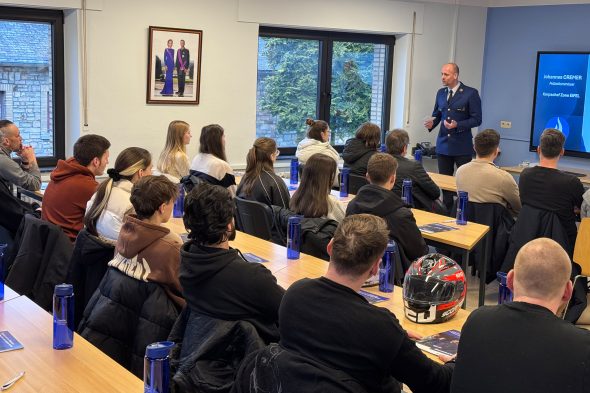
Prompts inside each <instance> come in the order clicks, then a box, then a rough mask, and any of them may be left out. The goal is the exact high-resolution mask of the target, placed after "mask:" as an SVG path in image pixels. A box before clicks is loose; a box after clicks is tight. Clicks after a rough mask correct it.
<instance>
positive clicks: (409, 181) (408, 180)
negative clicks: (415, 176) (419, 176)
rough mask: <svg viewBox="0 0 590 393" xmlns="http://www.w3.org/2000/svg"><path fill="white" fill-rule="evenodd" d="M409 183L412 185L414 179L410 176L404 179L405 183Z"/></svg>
mask: <svg viewBox="0 0 590 393" xmlns="http://www.w3.org/2000/svg"><path fill="white" fill-rule="evenodd" d="M408 184H409V185H412V179H410V178H407V179H404V185H408Z"/></svg>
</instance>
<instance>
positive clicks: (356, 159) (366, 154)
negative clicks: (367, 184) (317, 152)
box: [342, 122, 381, 176]
mask: <svg viewBox="0 0 590 393" xmlns="http://www.w3.org/2000/svg"><path fill="white" fill-rule="evenodd" d="M380 145H381V128H380V127H379V126H378V125H377V124H373V123H369V122H366V123H363V124H361V125H360V127H359V128H357V130H356V134H355V136H354V138H351V139H349V140H347V141H346V144H345V145H344V150H342V159H343V160H344V167H345V168H350V173H351V174H353V175H359V176H365V174H366V173H367V163H368V162H369V158H371V156H372V155H373V154H375V153H376V152H377V150H378V149H379V147H380Z"/></svg>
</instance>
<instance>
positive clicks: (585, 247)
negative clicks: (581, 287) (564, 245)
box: [574, 217, 590, 276]
mask: <svg viewBox="0 0 590 393" xmlns="http://www.w3.org/2000/svg"><path fill="white" fill-rule="evenodd" d="M574 262H576V263H577V264H578V265H580V267H581V268H582V275H583V276H590V217H586V218H583V219H582V222H580V227H579V228H578V237H577V238H576V245H575V247H574Z"/></svg>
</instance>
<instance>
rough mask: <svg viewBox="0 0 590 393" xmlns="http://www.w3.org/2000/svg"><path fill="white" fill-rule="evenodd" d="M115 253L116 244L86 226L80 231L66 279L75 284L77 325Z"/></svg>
mask: <svg viewBox="0 0 590 393" xmlns="http://www.w3.org/2000/svg"><path fill="white" fill-rule="evenodd" d="M114 255H115V246H113V245H112V244H110V243H106V242H104V241H102V240H101V239H100V238H98V237H96V236H94V235H91V234H90V233H89V232H88V231H87V230H86V228H84V229H82V230H81V231H80V232H79V233H78V237H77V238H76V243H75V244H74V252H73V253H72V259H71V261H70V271H69V272H68V279H67V281H66V282H68V283H70V284H72V285H73V286H74V296H75V299H76V301H75V302H74V321H75V322H76V326H78V324H79V323H80V321H81V320H82V314H83V313H84V309H85V308H86V305H87V304H88V302H89V301H90V298H91V297H92V295H94V291H96V288H98V286H99V285H100V281H101V280H102V278H103V276H104V274H105V272H106V271H107V268H108V263H109V262H110V261H111V259H113V256H114Z"/></svg>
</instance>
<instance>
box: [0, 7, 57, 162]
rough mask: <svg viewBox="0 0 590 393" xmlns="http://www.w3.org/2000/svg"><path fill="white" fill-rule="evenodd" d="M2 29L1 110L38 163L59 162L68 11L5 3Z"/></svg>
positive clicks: (0, 15) (0, 13) (1, 13)
mask: <svg viewBox="0 0 590 393" xmlns="http://www.w3.org/2000/svg"><path fill="white" fill-rule="evenodd" d="M0 31H2V34H0V48H2V50H0V92H1V93H0V95H1V97H0V98H1V101H2V103H1V108H0V109H1V111H0V116H1V117H2V118H6V119H8V120H11V121H12V122H14V123H15V124H16V125H17V126H18V127H19V129H20V133H21V136H22V138H23V144H27V145H32V146H33V148H34V149H35V154H36V156H37V161H38V163H39V166H42V167H52V166H55V164H56V163H57V160H58V159H59V158H64V156H65V126H64V122H65V120H64V119H65V111H64V107H65V103H64V37H63V12H62V11H53V10H42V9H31V8H13V7H0Z"/></svg>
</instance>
